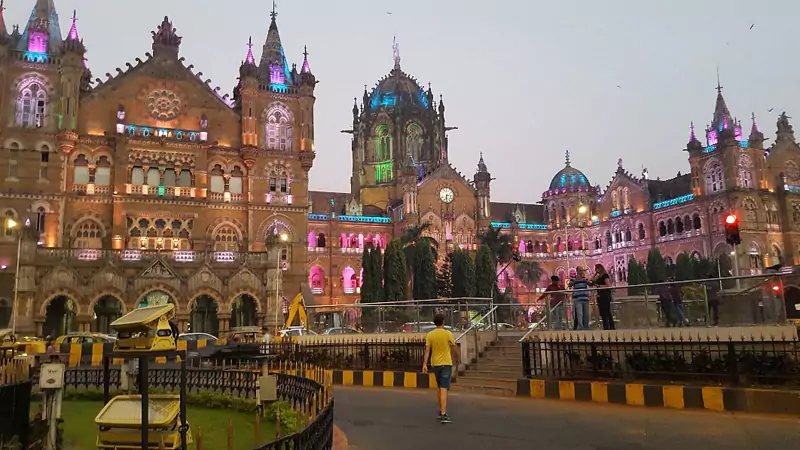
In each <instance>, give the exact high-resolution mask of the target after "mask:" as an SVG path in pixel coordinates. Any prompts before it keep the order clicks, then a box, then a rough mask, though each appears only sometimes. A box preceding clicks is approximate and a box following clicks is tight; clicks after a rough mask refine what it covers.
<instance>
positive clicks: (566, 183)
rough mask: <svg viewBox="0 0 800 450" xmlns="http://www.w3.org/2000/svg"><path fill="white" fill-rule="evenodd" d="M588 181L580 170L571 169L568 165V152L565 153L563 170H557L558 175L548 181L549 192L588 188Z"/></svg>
mask: <svg viewBox="0 0 800 450" xmlns="http://www.w3.org/2000/svg"><path fill="white" fill-rule="evenodd" d="M590 186H591V184H589V179H588V178H586V175H584V174H583V172H581V171H580V170H578V169H576V168H574V167H572V166H571V165H570V164H569V152H567V153H566V158H565V162H564V168H563V169H561V170H559V171H558V173H556V175H555V176H554V177H553V179H552V180H551V181H550V190H551V191H556V192H558V191H561V192H566V191H574V190H575V189H576V188H578V189H581V188H588V187H590Z"/></svg>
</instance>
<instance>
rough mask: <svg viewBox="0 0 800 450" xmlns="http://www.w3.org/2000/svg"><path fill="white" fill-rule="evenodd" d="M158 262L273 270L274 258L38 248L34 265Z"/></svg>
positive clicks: (255, 254) (242, 254)
mask: <svg viewBox="0 0 800 450" xmlns="http://www.w3.org/2000/svg"><path fill="white" fill-rule="evenodd" d="M158 259H161V260H165V261H169V262H170V263H172V264H175V265H176V266H187V267H193V266H202V265H206V264H207V265H211V266H213V267H226V266H228V267H238V266H242V265H246V266H247V267H249V268H251V269H255V268H264V269H266V268H268V267H274V266H275V257H274V256H273V258H271V259H270V257H269V253H268V252H217V251H201V250H134V249H125V250H103V249H89V248H38V249H37V250H36V259H35V262H36V264H37V265H56V264H59V263H64V264H67V265H88V266H98V265H103V264H108V263H113V264H115V265H123V266H133V267H136V266H148V265H150V264H152V263H153V262H154V261H156V260H158Z"/></svg>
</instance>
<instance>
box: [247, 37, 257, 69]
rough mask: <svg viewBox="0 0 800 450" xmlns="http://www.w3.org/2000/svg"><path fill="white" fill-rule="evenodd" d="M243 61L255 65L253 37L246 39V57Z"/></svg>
mask: <svg viewBox="0 0 800 450" xmlns="http://www.w3.org/2000/svg"><path fill="white" fill-rule="evenodd" d="M244 61H245V63H247V64H253V65H255V63H256V58H255V57H254V56H253V36H250V37H249V38H248V39H247V57H246V58H245V60H244Z"/></svg>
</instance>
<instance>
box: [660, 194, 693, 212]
mask: <svg viewBox="0 0 800 450" xmlns="http://www.w3.org/2000/svg"><path fill="white" fill-rule="evenodd" d="M692 200H694V194H686V195H682V196H680V197H676V198H671V199H669V200H664V201H663V202H658V203H655V204H653V209H654V210H656V209H661V208H667V207H669V206H675V205H678V204H681V203H686V202H690V201H692Z"/></svg>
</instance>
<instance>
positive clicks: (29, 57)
mask: <svg viewBox="0 0 800 450" xmlns="http://www.w3.org/2000/svg"><path fill="white" fill-rule="evenodd" d="M25 61H28V62H32V63H39V64H43V63H44V62H45V61H47V53H41V52H31V51H27V52H25Z"/></svg>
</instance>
